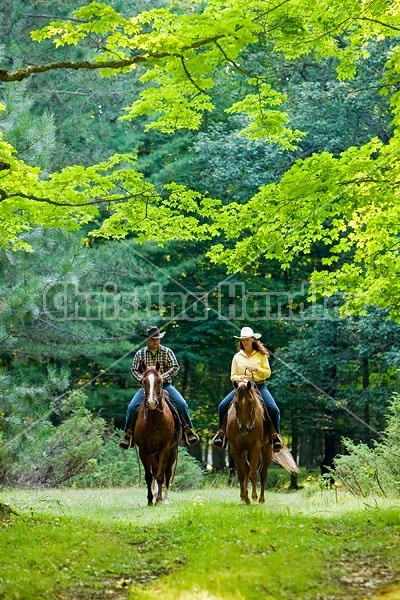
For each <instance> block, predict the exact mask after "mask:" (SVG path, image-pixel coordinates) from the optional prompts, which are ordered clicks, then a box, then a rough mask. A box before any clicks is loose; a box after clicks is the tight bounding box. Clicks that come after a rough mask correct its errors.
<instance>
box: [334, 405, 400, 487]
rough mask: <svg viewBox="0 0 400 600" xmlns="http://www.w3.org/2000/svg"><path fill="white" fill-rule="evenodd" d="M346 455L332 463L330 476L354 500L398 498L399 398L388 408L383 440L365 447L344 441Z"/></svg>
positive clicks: (399, 453)
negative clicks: (373, 497)
mask: <svg viewBox="0 0 400 600" xmlns="http://www.w3.org/2000/svg"><path fill="white" fill-rule="evenodd" d="M343 442H344V445H345V448H346V450H347V451H348V453H349V454H348V455H345V456H338V457H336V458H335V461H334V469H333V475H334V476H335V477H336V478H337V479H338V480H340V481H341V482H342V483H343V485H344V486H345V487H346V488H347V489H348V490H349V491H350V492H351V493H352V494H354V495H355V496H361V497H366V496H369V495H371V494H375V495H378V496H388V495H393V494H394V495H400V395H398V394H396V395H395V396H394V397H393V399H392V401H391V403H390V405H389V407H388V424H387V428H386V430H385V440H384V441H383V442H375V443H374V446H373V448H369V447H368V446H367V445H366V444H361V443H360V444H355V443H354V442H352V441H351V440H349V439H346V440H344V441H343Z"/></svg>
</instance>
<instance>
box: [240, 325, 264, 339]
mask: <svg viewBox="0 0 400 600" xmlns="http://www.w3.org/2000/svg"><path fill="white" fill-rule="evenodd" d="M233 337H234V338H236V339H237V340H242V339H243V338H251V337H253V338H255V339H256V340H259V339H260V337H261V333H254V331H253V330H252V328H251V327H242V329H241V331H240V335H234V336H233Z"/></svg>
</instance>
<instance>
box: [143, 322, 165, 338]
mask: <svg viewBox="0 0 400 600" xmlns="http://www.w3.org/2000/svg"><path fill="white" fill-rule="evenodd" d="M140 335H141V336H142V337H145V338H151V339H152V340H160V339H161V338H163V337H164V335H165V331H163V332H162V333H161V332H160V330H159V329H158V327H154V326H153V325H152V326H150V327H148V328H147V329H146V333H141V334H140Z"/></svg>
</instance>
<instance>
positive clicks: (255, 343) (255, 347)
mask: <svg viewBox="0 0 400 600" xmlns="http://www.w3.org/2000/svg"><path fill="white" fill-rule="evenodd" d="M239 350H244V346H243V344H242V340H239V346H238V351H239ZM253 350H255V351H256V352H261V354H265V355H266V356H269V352H268V350H267V349H266V347H265V346H264V344H263V343H262V342H260V340H256V338H254V339H253Z"/></svg>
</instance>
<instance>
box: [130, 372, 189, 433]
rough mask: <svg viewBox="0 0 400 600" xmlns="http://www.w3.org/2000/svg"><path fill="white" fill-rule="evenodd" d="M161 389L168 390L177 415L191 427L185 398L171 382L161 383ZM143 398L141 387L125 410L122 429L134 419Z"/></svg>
mask: <svg viewBox="0 0 400 600" xmlns="http://www.w3.org/2000/svg"><path fill="white" fill-rule="evenodd" d="M163 389H164V390H165V391H166V392H168V394H169V397H170V398H171V400H172V403H173V404H174V406H175V407H176V409H177V411H178V413H179V416H180V417H181V418H182V419H183V420H184V421H186V423H187V424H188V425H189V427H191V428H192V429H193V423H192V421H191V419H190V416H189V408H188V405H187V402H186V400H185V399H184V397H183V396H182V394H181V393H180V392H178V390H177V389H176V388H174V386H173V385H172V384H171V383H163ZM142 400H143V389H142V388H140V389H139V390H138V391H137V392H136V394H135V395H134V396H133V398H132V400H131V401H130V402H129V404H128V408H127V411H126V417H125V427H124V431H125V432H126V431H128V429H129V426H130V425H132V422H133V421H134V420H135V419H136V417H137V414H138V412H139V408H140V405H141V404H142Z"/></svg>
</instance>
